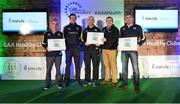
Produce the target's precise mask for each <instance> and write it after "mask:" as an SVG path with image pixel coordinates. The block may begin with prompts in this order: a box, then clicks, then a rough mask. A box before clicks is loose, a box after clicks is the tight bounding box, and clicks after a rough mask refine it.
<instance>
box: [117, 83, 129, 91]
mask: <svg viewBox="0 0 180 104" xmlns="http://www.w3.org/2000/svg"><path fill="white" fill-rule="evenodd" d="M127 88H128V86H127V85H123V84H122V85H120V86H119V87H118V89H119V90H124V89H127Z"/></svg>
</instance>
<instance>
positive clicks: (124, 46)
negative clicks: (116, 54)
mask: <svg viewBox="0 0 180 104" xmlns="http://www.w3.org/2000/svg"><path fill="white" fill-rule="evenodd" d="M118 50H119V51H137V37H128V38H119V45H118Z"/></svg>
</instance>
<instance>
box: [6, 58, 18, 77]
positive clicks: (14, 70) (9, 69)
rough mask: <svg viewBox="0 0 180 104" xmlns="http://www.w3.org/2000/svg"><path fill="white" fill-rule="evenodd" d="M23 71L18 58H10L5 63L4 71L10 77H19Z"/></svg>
mask: <svg viewBox="0 0 180 104" xmlns="http://www.w3.org/2000/svg"><path fill="white" fill-rule="evenodd" d="M20 72H21V65H20V63H19V62H18V61H16V60H13V59H11V60H8V61H6V62H5V64H4V73H5V75H7V76H8V77H10V78H15V77H17V76H18V75H19V74H20Z"/></svg>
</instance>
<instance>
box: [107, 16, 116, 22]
mask: <svg viewBox="0 0 180 104" xmlns="http://www.w3.org/2000/svg"><path fill="white" fill-rule="evenodd" d="M107 19H112V21H114V20H113V18H112V17H111V16H108V17H106V20H107Z"/></svg>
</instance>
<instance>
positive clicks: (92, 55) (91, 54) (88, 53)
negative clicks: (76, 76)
mask: <svg viewBox="0 0 180 104" xmlns="http://www.w3.org/2000/svg"><path fill="white" fill-rule="evenodd" d="M99 59H100V58H99V50H98V49H85V51H84V63H85V80H86V81H88V82H90V81H91V60H92V64H93V81H95V80H98V78H99Z"/></svg>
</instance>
